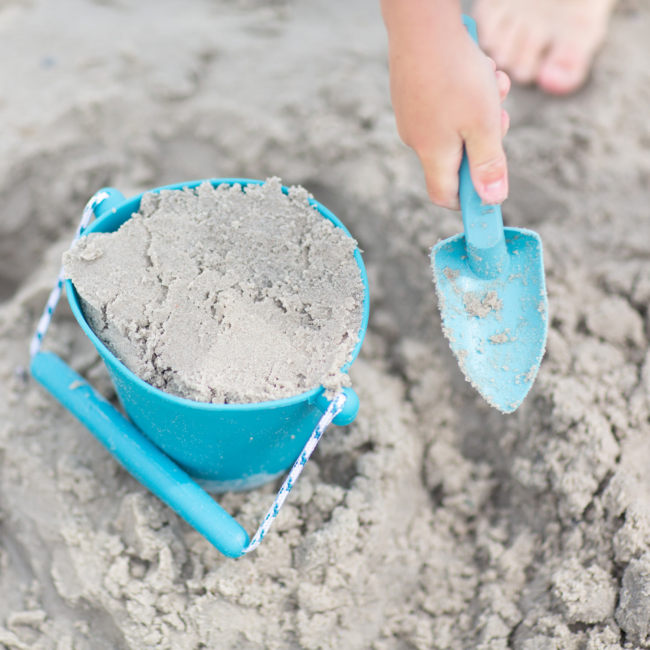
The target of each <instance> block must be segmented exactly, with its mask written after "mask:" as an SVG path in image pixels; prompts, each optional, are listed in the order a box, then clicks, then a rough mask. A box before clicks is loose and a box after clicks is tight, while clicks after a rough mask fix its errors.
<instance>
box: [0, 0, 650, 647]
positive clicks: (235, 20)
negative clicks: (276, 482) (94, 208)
mask: <svg viewBox="0 0 650 650" xmlns="http://www.w3.org/2000/svg"><path fill="white" fill-rule="evenodd" d="M163 9H164V10H163ZM125 12H128V13H125ZM71 15H72V16H74V17H75V20H70V19H69V16H71ZM127 15H128V20H125V16H127ZM0 17H1V18H2V20H0V30H2V39H0V52H1V53H2V54H3V55H4V56H2V57H0V61H3V62H4V63H2V64H0V80H1V81H2V83H0V88H2V89H3V90H2V102H0V115H1V116H2V119H3V126H4V133H5V134H6V136H7V137H3V138H2V139H0V151H1V152H2V154H3V155H2V156H0V181H1V183H0V199H1V200H0V215H1V217H0V277H2V278H3V279H4V287H5V289H4V292H5V293H4V295H5V296H7V298H6V300H5V301H4V302H3V303H2V305H1V306H0V517H1V518H0V548H1V551H0V595H1V597H0V644H4V645H5V646H8V647H10V648H12V650H14V648H25V647H32V648H43V649H48V650H49V649H50V648H51V649H53V650H54V649H57V650H68V649H71V648H74V649H75V650H85V649H88V650H90V649H92V650H97V649H100V650H101V649H103V648H106V649H109V648H110V649H111V650H112V649H114V648H132V649H137V650H140V649H142V650H144V649H145V648H151V647H156V648H174V650H176V649H180V650H184V649H187V650H190V649H191V650H194V649H197V650H198V648H201V647H207V648H220V649H221V648H224V649H226V648H233V649H237V650H242V649H247V650H248V649H262V648H276V649H285V648H286V649H296V648H305V649H309V650H312V649H313V650H319V649H328V648H332V649H336V650H339V649H345V650H354V649H359V650H367V649H368V648H373V650H407V649H408V650H411V649H412V648H416V649H417V650H425V649H426V650H429V649H430V648H436V649H441V650H442V649H459V650H460V649H465V648H472V649H474V648H476V649H479V648H481V649H494V650H497V649H503V648H513V649H514V650H534V649H541V648H544V649H547V648H548V649H552V648H557V649H560V648H561V649H562V650H564V649H567V650H571V649H576V650H578V649H582V648H584V649H586V650H601V649H607V650H618V649H620V648H623V647H644V646H647V645H648V643H649V641H648V632H649V629H650V626H649V624H648V622H649V621H650V613H649V612H648V597H647V594H648V593H649V592H650V503H649V500H648V494H650V484H649V481H648V471H647V468H648V467H649V466H650V424H649V418H650V355H649V354H648V344H647V336H648V308H647V306H648V303H649V301H650V220H649V219H648V202H647V194H648V189H647V187H648V179H649V178H650V162H649V158H648V141H649V138H648V126H647V111H646V106H647V95H648V88H650V71H649V70H648V66H647V61H648V60H649V57H650V40H649V39H648V38H647V34H648V30H649V29H650V10H649V9H648V7H647V6H646V5H645V4H644V3H636V2H628V3H627V4H626V5H625V6H624V7H623V9H622V10H621V11H620V12H619V14H618V15H617V16H616V18H615V22H614V26H613V31H612V34H611V39H610V43H609V45H608V47H607V48H606V50H605V51H604V52H603V55H602V57H601V58H600V60H599V62H598V65H597V67H596V70H595V73H594V76H593V79H592V81H591V83H590V85H589V86H588V87H587V88H586V89H585V90H584V91H583V92H581V93H580V94H579V95H577V96H576V97H573V98H569V99H562V100H557V99H550V98H545V97H543V96H541V95H540V94H539V93H537V92H536V91H534V90H520V91H515V92H514V94H513V96H512V98H511V99H510V100H509V106H508V108H509V110H510V112H511V115H512V126H511V130H510V133H509V134H508V136H507V138H506V147H507V149H508V155H509V160H510V169H511V170H512V172H511V188H512V195H511V198H510V199H509V200H508V202H507V203H506V204H505V206H504V216H505V220H506V222H507V223H508V225H513V226H527V227H532V228H534V229H536V230H538V231H539V232H540V234H541V236H542V238H543V241H544V247H545V257H546V263H547V280H548V291H549V299H550V300H549V302H550V314H549V323H550V326H551V327H550V336H549V345H548V354H547V357H546V359H545V361H544V363H543V364H542V367H541V370H540V373H539V376H538V379H537V381H536V383H535V386H534V387H533V392H532V393H531V395H530V396H529V397H528V398H527V400H526V402H525V403H524V406H523V407H522V408H521V409H520V410H519V411H517V413H516V414H514V415H512V416H507V417H504V416H501V415H499V414H498V413H495V412H493V411H491V410H490V409H489V407H487V406H486V405H485V404H484V403H483V402H482V400H481V399H480V398H478V397H477V396H476V395H475V393H474V392H473V391H472V390H471V387H470V386H468V385H467V384H466V382H465V381H464V378H463V377H462V374H461V373H460V371H459V370H458V367H457V364H456V363H455V361H454V359H453V357H452V355H451V353H450V351H449V349H448V346H447V344H446V342H445V341H444V339H443V336H442V332H441V329H440V320H439V317H438V315H437V308H436V304H435V297H434V293H435V292H434V288H433V284H432V282H431V278H430V266H429V262H428V258H427V254H428V252H429V250H430V247H431V246H433V245H434V244H435V243H436V241H437V240H438V238H442V237H447V236H450V235H452V234H455V233H456V232H458V231H459V229H460V227H461V225H460V218H459V217H458V216H457V215H453V214H451V213H447V212H445V211H443V210H438V209H435V208H432V207H431V205H430V203H429V202H428V199H427V197H426V192H425V189H424V183H423V181H422V177H421V172H420V171H419V165H418V162H417V160H416V159H415V157H414V156H413V155H412V154H411V153H410V152H409V151H408V150H406V148H405V147H403V146H402V145H401V144H400V143H399V140H398V138H397V134H396V133H395V128H394V121H393V117H392V114H391V110H390V104H389V93H388V87H387V73H386V58H385V32H384V29H383V26H382V24H381V21H380V16H379V9H378V7H377V3H376V2H374V0H373V1H371V0H354V1H350V2H346V3H337V2H326V1H325V0H310V2H290V1H287V2H273V3H268V2H263V3H262V2H257V1H256V0H251V1H248V2H245V3H244V2H231V1H230V0H229V1H226V0H224V1H223V2H221V1H220V0H211V1H210V2H207V1H204V0H201V1H199V0H190V1H189V2H187V3H183V6H182V7H181V6H180V5H179V3H164V4H163V5H162V9H161V5H160V3H159V2H158V3H153V2H151V0H143V1H142V2H138V3H132V5H131V6H129V7H126V5H124V4H119V3H117V2H116V3H115V4H113V3H109V2H102V3H97V2H87V1H84V0H74V1H73V0H61V2H59V3H25V4H21V3H20V2H10V3H3V4H2V6H1V7H0ZM97 25H100V26H101V28H99V29H98V28H97ZM269 173H282V175H283V177H284V178H285V179H286V180H287V181H288V182H289V183H300V184H301V185H302V186H303V187H306V188H307V189H308V190H309V191H310V192H312V193H313V194H314V195H315V197H316V198H317V199H318V200H320V201H322V202H323V203H324V204H325V205H327V206H328V207H331V208H332V209H333V211H334V212H335V213H336V214H337V215H339V216H340V217H341V219H342V220H343V222H344V223H345V224H346V225H347V226H348V227H349V228H350V230H351V232H352V234H353V235H354V236H355V238H356V239H357V240H358V241H359V243H360V246H361V248H362V249H364V251H366V252H365V255H364V259H365V260H366V262H367V266H368V270H369V276H370V288H371V294H372V295H371V303H372V315H371V323H370V332H369V335H368V337H367V339H366V342H365V344H364V348H363V352H362V354H363V358H361V359H359V360H358V361H357V362H355V364H354V365H353V366H352V369H351V378H352V380H353V382H354V384H355V389H358V392H359V395H360V398H361V411H360V413H359V417H358V419H357V421H356V422H355V423H354V424H353V425H352V426H350V427H348V428H346V429H336V428H335V427H334V428H331V429H328V431H327V432H326V434H325V436H324V437H323V440H322V441H321V444H320V445H319V449H318V450H317V453H316V455H315V457H314V459H313V460H312V461H310V462H309V463H308V465H307V467H306V469H305V473H304V474H303V477H301V479H300V481H299V483H298V485H297V487H296V491H295V492H294V493H292V495H291V496H290V498H289V500H288V502H287V505H286V506H285V508H284V510H283V511H282V514H281V516H280V518H279V519H278V521H277V523H276V526H275V527H274V528H273V530H272V532H271V533H270V534H269V536H268V538H267V539H266V540H265V541H264V543H263V544H262V545H261V546H260V548H259V549H258V550H257V551H256V552H255V553H253V554H252V555H251V556H250V557H246V558H243V559H241V560H237V561H232V560H226V559H224V558H222V557H220V556H219V555H218V554H217V553H216V552H215V551H214V550H213V549H212V548H211V547H210V546H209V545H208V544H207V543H206V542H204V541H203V540H202V538H200V537H199V536H198V535H197V534H196V533H194V532H193V531H192V530H190V529H189V528H188V527H187V526H186V525H185V524H183V523H182V522H180V521H178V519H177V518H176V517H175V516H174V515H173V513H171V512H170V511H169V510H168V509H167V508H165V507H164V506H162V505H161V504H160V502H158V501H157V500H156V499H155V498H153V497H151V496H149V495H148V494H146V493H145V492H144V491H143V490H142V488H141V487H140V486H139V485H138V484H137V483H135V481H133V480H132V479H131V478H130V477H129V476H127V475H126V474H125V473H124V472H123V470H121V469H120V468H119V466H118V465H117V464H116V463H115V462H113V461H112V460H111V458H110V456H109V454H108V452H106V451H105V450H104V449H103V448H102V447H101V446H100V445H99V443H97V442H96V441H95V440H94V439H93V438H92V437H91V436H90V435H89V434H88V432H87V431H85V430H84V428H83V427H82V426H81V425H80V424H78V423H77V422H76V421H75V420H74V419H73V417H72V416H71V415H69V414H68V413H67V412H65V411H64V410H63V409H62V408H61V407H60V406H59V405H57V404H56V403H55V402H54V401H53V400H52V399H51V398H50V397H49V396H48V395H47V394H46V393H45V392H44V391H42V390H41V389H40V388H39V387H38V386H37V385H36V384H35V383H34V382H33V381H31V380H30V379H29V378H28V376H27V375H26V373H25V370H24V368H25V367H26V366H27V363H28V356H27V348H28V341H29V337H30V335H31V333H32V331H33V329H34V326H35V323H36V319H37V318H38V316H39V315H40V311H41V309H42V307H43V305H44V303H45V299H46V296H47V293H48V291H49V288H50V287H51V284H52V281H53V278H55V277H56V273H57V272H58V264H59V260H60V258H61V254H62V252H63V250H64V249H65V248H66V247H67V246H68V243H69V240H70V238H71V236H72V226H73V224H74V223H75V222H76V221H77V220H78V218H79V215H80V213H81V209H82V208H83V204H84V202H85V201H86V200H87V199H88V197H89V196H90V195H92V194H93V193H94V192H95V191H96V190H97V189H99V188H100V187H102V186H104V185H108V184H110V185H114V186H116V187H118V188H119V189H120V190H122V191H123V192H125V193H126V194H127V195H130V194H132V193H135V192H136V191H143V190H145V189H147V188H150V187H155V186H159V185H163V184H165V183H171V182H176V181H182V180H189V179H193V178H205V177H208V176H221V177H229V176H230V177H237V176H244V177H250V178H265V177H266V176H267V175H268V174H269ZM58 237H61V238H62V239H61V241H60V243H58V244H54V243H53V242H54V241H55V240H56V239H57V238H58ZM30 270H32V271H33V272H34V273H33V275H31V276H30V277H27V275H28V272H29V271H30ZM47 345H48V346H49V347H50V349H54V350H56V351H57V352H58V353H59V354H61V355H62V356H64V357H65V358H66V359H67V360H68V361H69V362H70V363H71V364H72V365H73V366H74V367H75V368H76V369H77V370H79V371H80V372H82V373H83V374H84V376H86V377H88V378H89V380H90V381H92V382H93V383H95V384H96V385H97V386H99V387H100V389H101V390H102V391H103V392H104V394H105V395H106V397H107V398H108V399H115V396H114V394H113V393H112V390H111V388H110V385H109V384H108V383H107V380H106V375H105V371H104V370H103V369H102V365H101V363H100V362H99V361H98V358H97V355H96V354H95V352H94V350H93V349H92V348H91V347H90V345H89V343H88V342H87V341H85V340H84V337H83V335H82V334H81V332H80V330H79V328H78V326H77V325H76V322H75V321H74V320H73V319H72V317H71V315H70V314H69V313H66V311H65V309H62V310H61V311H60V312H59V313H58V314H57V318H56V322H55V325H54V328H53V330H52V331H51V333H50V334H49V335H48V339H47ZM273 489H274V487H273V486H269V487H267V488H264V489H260V490H255V491H253V492H250V493H246V494H238V495H233V494H229V495H225V496H223V497H222V498H221V503H223V505H224V507H226V508H227V509H228V510H229V511H230V512H232V513H234V514H235V515H236V516H237V518H238V519H239V520H240V521H241V522H242V524H243V525H244V526H246V527H247V529H248V530H249V531H253V530H254V529H255V528H256V527H257V525H258V523H259V521H260V518H261V517H262V516H263V515H264V513H265V511H266V509H267V508H268V507H269V505H270V503H271V501H272V499H273Z"/></svg>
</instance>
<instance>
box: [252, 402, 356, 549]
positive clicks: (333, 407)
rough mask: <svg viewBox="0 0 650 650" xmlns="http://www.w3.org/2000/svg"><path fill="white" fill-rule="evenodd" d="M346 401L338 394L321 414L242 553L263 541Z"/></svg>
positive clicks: (254, 547)
mask: <svg viewBox="0 0 650 650" xmlns="http://www.w3.org/2000/svg"><path fill="white" fill-rule="evenodd" d="M346 399H347V398H346V396H345V393H339V394H338V395H337V396H336V397H335V398H334V399H333V400H332V401H331V402H330V405H329V406H328V407H327V410H326V411H325V413H323V416H322V417H321V419H320V420H319V422H318V424H317V425H316V428H315V429H314V431H313V433H312V434H311V436H309V440H307V444H306V445H305V447H304V449H303V450H302V453H301V454H300V456H299V457H298V460H297V461H296V462H295V463H294V464H293V467H292V468H291V471H290V472H289V475H288V476H287V478H286V479H285V480H284V483H283V484H282V487H281V488H280V491H279V492H278V494H277V496H276V497H275V501H274V502H273V505H272V506H271V507H270V508H269V511H268V512H267V513H266V517H264V521H263V522H262V523H261V524H260V527H259V528H258V529H257V532H256V533H255V536H254V537H253V539H252V540H251V542H250V544H249V545H248V546H247V547H246V548H245V549H244V553H250V552H251V551H254V550H255V549H256V548H257V547H258V546H259V545H260V544H261V543H262V540H263V539H264V537H265V535H266V533H268V532H269V529H270V528H271V526H272V525H273V522H274V521H275V520H276V518H277V516H278V514H279V513H280V508H282V506H283V504H284V502H285V501H286V498H287V497H288V496H289V492H291V488H292V487H293V486H294V485H295V483H296V481H297V480H298V477H299V476H300V473H301V472H302V468H303V467H304V466H305V465H306V464H307V461H308V460H309V457H310V456H311V455H312V453H313V451H314V449H316V445H317V444H318V441H319V440H320V438H321V436H322V435H323V433H324V432H325V429H327V427H328V426H329V425H330V424H331V423H332V420H333V419H334V418H335V417H336V416H337V415H338V414H339V413H340V412H341V411H342V410H343V407H344V406H345V402H346Z"/></svg>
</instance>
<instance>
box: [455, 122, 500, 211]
mask: <svg viewBox="0 0 650 650" xmlns="http://www.w3.org/2000/svg"><path fill="white" fill-rule="evenodd" d="M490 127H491V128H490ZM465 149H466V151H467V159H468V161H469V170H470V174H471V176H472V182H473V183H474V188H475V189H476V192H477V193H478V195H479V196H480V197H481V199H482V200H483V201H484V202H485V203H490V204H494V203H502V202H503V201H505V199H506V198H508V164H507V162H506V154H505V152H504V151H503V144H502V143H501V125H500V123H499V121H498V120H496V121H495V124H494V125H489V126H488V127H484V128H483V129H477V130H474V131H473V132H472V133H471V134H469V135H468V137H467V138H466V139H465Z"/></svg>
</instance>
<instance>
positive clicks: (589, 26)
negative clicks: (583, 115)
mask: <svg viewBox="0 0 650 650" xmlns="http://www.w3.org/2000/svg"><path fill="white" fill-rule="evenodd" d="M615 1H616V0H476V3H475V5H474V16H475V17H476V21H477V23H478V33H479V40H480V42H481V47H482V48H483V49H484V50H485V51H486V52H487V53H488V54H489V55H490V56H491V57H492V58H493V59H494V60H495V61H496V63H497V66H498V67H499V68H500V69H503V70H505V71H506V72H507V73H509V74H510V76H511V77H512V78H513V79H514V80H515V81H516V82H518V83H522V84H526V83H532V82H537V84H538V85H539V87H540V88H542V90H545V91H546V92H549V93H553V94H556V95H564V94H567V93H571V92H573V91H574V90H577V89H578V88H579V87H580V86H581V85H582V84H583V83H584V82H585V79H586V78H587V75H588V74H589V69H590V67H591V62H592V60H593V58H594V55H595V54H596V52H597V51H598V48H599V47H600V45H601V44H602V42H603V40H604V39H605V35H606V33H607V24H608V22H609V17H610V14H611V12H612V8H613V7H614V4H615Z"/></svg>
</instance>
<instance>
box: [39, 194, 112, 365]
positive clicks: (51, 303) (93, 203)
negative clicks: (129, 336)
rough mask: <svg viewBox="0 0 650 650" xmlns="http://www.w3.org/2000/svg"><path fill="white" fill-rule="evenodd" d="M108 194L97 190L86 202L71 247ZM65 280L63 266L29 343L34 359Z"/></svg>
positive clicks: (50, 320)
mask: <svg viewBox="0 0 650 650" xmlns="http://www.w3.org/2000/svg"><path fill="white" fill-rule="evenodd" d="M108 196H109V195H108V192H104V191H103V190H102V191H100V192H97V194H95V196H93V198H92V199H90V201H88V203H86V207H85V208H84V212H83V215H82V217H81V221H80V222H79V225H78V226H77V231H76V232H75V235H74V238H73V239H72V243H71V244H70V247H72V246H74V244H75V242H76V241H77V239H79V237H81V234H82V233H83V231H84V230H85V229H86V228H87V227H88V224H89V223H90V220H91V219H92V217H93V211H94V210H95V208H96V207H97V206H98V205H99V204H100V203H101V202H102V201H103V200H104V199H107V198H108ZM64 280H65V276H64V275H63V266H62V267H61V269H60V271H59V277H58V278H57V280H56V284H55V285H54V289H52V292H51V293H50V297H49V298H48V299H47V305H46V306H45V311H44V312H43V315H42V316H41V319H40V320H39V321H38V326H37V327H36V333H35V334H34V336H33V337H32V340H31V342H30V344H29V354H30V356H31V357H32V359H33V358H34V357H35V356H36V355H37V354H38V353H39V351H40V349H41V345H42V344H43V338H44V337H45V334H46V332H47V329H48V327H49V326H50V323H51V322H52V317H53V316H54V311H55V310H56V306H57V305H58V304H59V300H60V299H61V293H62V291H63V282H64Z"/></svg>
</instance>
